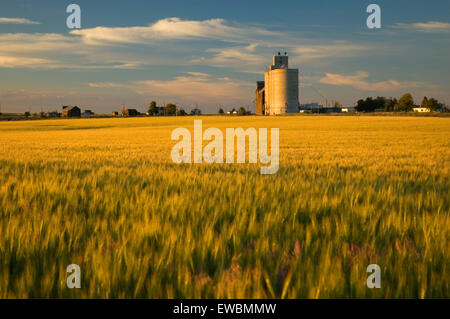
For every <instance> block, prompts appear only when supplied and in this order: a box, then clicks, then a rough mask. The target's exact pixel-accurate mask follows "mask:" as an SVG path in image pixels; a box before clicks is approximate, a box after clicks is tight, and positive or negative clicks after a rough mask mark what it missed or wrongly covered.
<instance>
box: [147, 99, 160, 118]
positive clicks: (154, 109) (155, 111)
mask: <svg viewBox="0 0 450 319" xmlns="http://www.w3.org/2000/svg"><path fill="white" fill-rule="evenodd" d="M148 113H149V114H150V115H157V114H158V107H157V106H156V102H155V101H151V102H150V106H149V108H148Z"/></svg>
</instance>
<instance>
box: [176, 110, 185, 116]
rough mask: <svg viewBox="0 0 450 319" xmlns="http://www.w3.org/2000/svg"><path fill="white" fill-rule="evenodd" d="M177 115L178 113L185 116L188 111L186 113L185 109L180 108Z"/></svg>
mask: <svg viewBox="0 0 450 319" xmlns="http://www.w3.org/2000/svg"><path fill="white" fill-rule="evenodd" d="M177 115H178V116H184V115H187V113H186V111H185V110H183V109H179V110H178V111H177Z"/></svg>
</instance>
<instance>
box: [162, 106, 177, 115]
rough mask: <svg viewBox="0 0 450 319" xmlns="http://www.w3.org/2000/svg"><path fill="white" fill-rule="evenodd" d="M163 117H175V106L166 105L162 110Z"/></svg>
mask: <svg viewBox="0 0 450 319" xmlns="http://www.w3.org/2000/svg"><path fill="white" fill-rule="evenodd" d="M164 113H165V115H175V114H177V106H176V105H175V104H171V103H169V104H167V105H166V107H165V108H164Z"/></svg>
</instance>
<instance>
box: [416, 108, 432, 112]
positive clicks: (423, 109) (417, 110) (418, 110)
mask: <svg viewBox="0 0 450 319" xmlns="http://www.w3.org/2000/svg"><path fill="white" fill-rule="evenodd" d="M413 111H414V112H416V113H430V112H431V109H430V108H428V107H415V108H413Z"/></svg>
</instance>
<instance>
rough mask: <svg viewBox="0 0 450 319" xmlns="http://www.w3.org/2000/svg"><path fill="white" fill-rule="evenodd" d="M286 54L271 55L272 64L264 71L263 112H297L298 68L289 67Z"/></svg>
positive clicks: (271, 113)
mask: <svg viewBox="0 0 450 319" xmlns="http://www.w3.org/2000/svg"><path fill="white" fill-rule="evenodd" d="M288 59H289V58H288V56H287V54H285V55H281V54H280V53H278V55H276V56H274V57H273V65H271V66H270V69H269V71H267V72H266V73H265V81H264V86H265V87H264V91H265V112H264V113H265V114H267V115H279V114H286V113H297V112H298V69H289V60H288Z"/></svg>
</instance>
